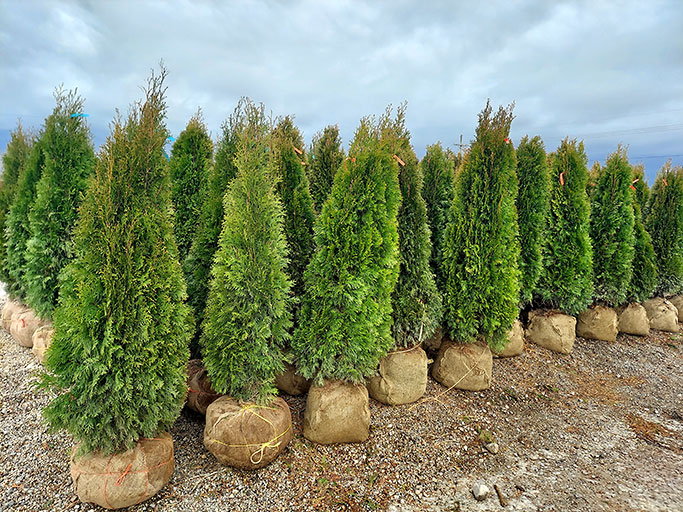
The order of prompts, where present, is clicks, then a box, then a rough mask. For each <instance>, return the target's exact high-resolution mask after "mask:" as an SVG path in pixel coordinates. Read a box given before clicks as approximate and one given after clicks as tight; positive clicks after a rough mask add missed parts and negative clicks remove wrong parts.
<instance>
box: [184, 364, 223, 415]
mask: <svg viewBox="0 0 683 512" xmlns="http://www.w3.org/2000/svg"><path fill="white" fill-rule="evenodd" d="M187 387H188V390H187V402H185V405H187V406H188V407H189V408H190V409H192V410H193V411H196V412H198V413H199V414H206V409H207V407H209V405H211V404H212V403H213V402H214V401H215V400H217V399H218V398H220V397H221V396H222V395H221V394H220V393H216V392H215V391H214V390H213V388H212V387H211V379H209V375H208V373H207V372H206V368H204V365H203V364H202V361H201V359H192V360H190V361H188V363H187Z"/></svg>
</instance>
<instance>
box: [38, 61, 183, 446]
mask: <svg viewBox="0 0 683 512" xmlns="http://www.w3.org/2000/svg"><path fill="white" fill-rule="evenodd" d="M165 75H166V73H165V71H164V70H163V68H162V72H161V74H160V75H156V76H155V75H154V74H152V77H151V78H150V80H149V82H148V87H147V88H146V91H145V100H144V102H141V103H137V104H135V105H134V106H133V107H132V108H131V111H130V114H129V115H128V118H127V119H126V120H125V121H124V120H122V119H121V118H120V117H117V118H116V119H115V120H114V121H113V122H112V124H111V133H110V135H109V137H108V138H107V141H106V142H105V144H104V146H103V148H102V149H101V150H100V153H99V155H98V159H97V165H96V170H95V177H94V180H93V181H92V182H91V183H90V185H89V187H88V190H87V193H86V196H85V199H84V202H83V204H82V206H81V209H80V213H79V220H78V224H77V227H76V230H75V235H74V248H75V259H74V260H73V261H72V262H71V263H70V264H69V265H68V266H67V267H66V269H65V279H64V284H63V286H62V290H61V294H60V305H59V307H58V309H57V310H56V311H55V315H54V326H55V333H54V337H53V339H52V345H51V346H50V348H49V350H48V351H47V358H46V368H47V372H46V373H44V374H43V375H42V377H41V384H42V386H43V387H47V388H50V389H51V390H52V391H53V392H55V393H56V396H55V398H54V399H53V400H52V402H51V403H50V404H49V405H48V406H47V407H46V408H45V410H44V415H45V417H46V419H47V420H48V422H49V423H50V425H51V426H52V428H53V429H65V430H67V431H68V432H69V433H70V434H71V435H72V436H73V437H74V439H75V441H76V442H77V443H81V448H80V452H81V453H86V452H90V451H96V450H98V451H102V452H103V453H105V454H108V453H116V452H122V451H124V450H126V449H129V448H131V447H133V446H134V445H135V443H136V441H137V440H138V439H140V438H141V437H155V436H157V435H158V434H159V433H161V432H163V431H166V430H168V429H169V428H170V427H171V425H172V424H173V422H174V420H175V419H176V417H177V416H178V414H179V413H180V409H181V408H182V406H183V401H184V398H185V394H186V390H187V388H186V383H185V379H186V376H185V367H186V364H187V359H188V349H187V343H188V341H189V336H190V329H189V321H188V319H189V318H190V316H191V314H190V310H189V308H188V306H187V305H185V303H184V300H185V297H186V294H185V284H184V282H183V275H182V271H181V267H180V264H179V262H178V250H177V247H176V244H175V238H174V234H173V209H172V207H171V197H170V189H171V184H170V180H169V176H168V166H167V162H166V160H165V157H164V156H163V146H164V142H165V141H166V137H167V136H168V132H167V130H166V128H165V126H164V124H163V123H164V118H165V114H166V106H165V102H164V91H165V89H164V87H163V82H164V77H165Z"/></svg>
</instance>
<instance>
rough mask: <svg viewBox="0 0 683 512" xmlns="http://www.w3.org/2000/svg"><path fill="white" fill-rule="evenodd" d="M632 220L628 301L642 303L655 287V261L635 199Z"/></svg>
mask: <svg viewBox="0 0 683 512" xmlns="http://www.w3.org/2000/svg"><path fill="white" fill-rule="evenodd" d="M633 219H634V222H633V253H634V255H633V277H632V278H631V283H630V285H629V291H628V300H629V301H635V302H643V301H645V300H647V299H649V298H650V297H652V294H653V293H654V291H655V288H656V287H657V259H656V256H655V249H654V247H653V246H652V238H651V237H650V234H649V233H648V232H647V230H646V229H645V225H644V223H643V218H642V212H641V210H640V204H639V203H638V201H637V199H634V201H633Z"/></svg>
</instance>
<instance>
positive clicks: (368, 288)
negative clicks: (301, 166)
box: [292, 118, 401, 383]
mask: <svg viewBox="0 0 683 512" xmlns="http://www.w3.org/2000/svg"><path fill="white" fill-rule="evenodd" d="M379 138H380V137H379V134H378V133H377V128H376V126H375V125H374V123H373V122H372V120H370V119H367V118H366V119H363V120H362V121H361V125H360V127H359V128H358V130H357V131H356V135H355V138H354V142H353V144H352V150H351V152H350V158H349V159H348V160H346V161H345V163H344V165H342V166H341V167H340V168H339V171H338V172H337V174H336V176H335V179H334V185H333V187H332V191H331V192H330V196H329V197H328V199H327V201H326V202H325V204H324V206H323V209H322V212H321V213H320V216H319V217H318V219H317V221H316V226H315V241H316V251H315V254H314V255H313V258H312V259H311V263H310V264H309V266H308V268H307V269H306V273H305V284H306V292H305V294H304V297H303V300H302V307H301V311H300V321H299V326H298V328H297V329H296V331H295V333H294V337H293V340H292V350H293V353H294V357H295V360H296V364H297V366H298V368H299V372H300V373H301V375H303V376H304V377H307V378H315V379H316V381H317V382H319V383H320V382H322V381H323V379H339V380H344V381H349V382H364V379H365V377H367V376H370V375H373V374H374V372H375V371H376V369H377V365H378V363H379V360H380V359H381V358H382V357H383V356H384V355H385V354H386V353H387V351H388V350H389V349H390V348H391V347H392V346H393V344H394V341H393V339H392V336H391V311H392V309H391V294H392V292H393V289H394V286H395V285H396V280H397V278H398V272H399V265H398V233H397V220H396V217H397V213H398V206H399V203H400V197H401V196H400V194H401V192H400V189H399V183H398V170H397V163H396V161H395V160H394V159H392V158H391V157H390V156H389V155H388V154H387V152H386V151H385V150H383V149H382V147H381V145H380V141H379Z"/></svg>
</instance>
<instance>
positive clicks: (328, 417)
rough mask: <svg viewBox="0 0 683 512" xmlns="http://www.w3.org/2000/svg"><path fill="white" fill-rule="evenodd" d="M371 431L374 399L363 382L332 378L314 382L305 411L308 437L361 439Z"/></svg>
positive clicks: (322, 441) (337, 440)
mask: <svg viewBox="0 0 683 512" xmlns="http://www.w3.org/2000/svg"><path fill="white" fill-rule="evenodd" d="M369 434H370V400H369V398H368V390H367V388H366V387H365V386H363V385H362V384H349V383H346V382H342V381H337V380H328V381H325V382H324V383H323V385H322V386H316V385H313V386H311V389H309V390H308V397H307V400H306V411H305V412H304V437H305V438H306V439H308V440H310V441H313V442H314V443H319V444H335V443H358V442H362V441H365V440H366V439H367V438H368V435H369Z"/></svg>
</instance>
